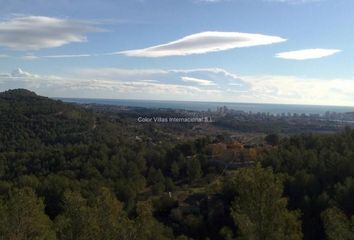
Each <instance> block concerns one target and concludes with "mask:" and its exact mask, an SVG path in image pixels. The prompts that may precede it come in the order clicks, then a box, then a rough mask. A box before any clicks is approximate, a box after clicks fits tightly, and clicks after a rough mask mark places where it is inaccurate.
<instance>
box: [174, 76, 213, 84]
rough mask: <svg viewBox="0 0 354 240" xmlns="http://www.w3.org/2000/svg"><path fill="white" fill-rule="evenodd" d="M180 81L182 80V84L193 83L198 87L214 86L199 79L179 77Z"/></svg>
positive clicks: (208, 81)
mask: <svg viewBox="0 0 354 240" xmlns="http://www.w3.org/2000/svg"><path fill="white" fill-rule="evenodd" d="M181 79H182V81H183V82H191V83H195V84H198V85H204V86H213V85H216V84H215V83H214V82H213V81H210V80H205V79H200V78H194V77H181Z"/></svg>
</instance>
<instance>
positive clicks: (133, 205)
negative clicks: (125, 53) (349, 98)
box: [0, 89, 354, 240]
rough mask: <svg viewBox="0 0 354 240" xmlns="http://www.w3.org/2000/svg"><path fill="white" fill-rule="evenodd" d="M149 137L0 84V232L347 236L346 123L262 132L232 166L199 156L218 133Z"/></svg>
mask: <svg viewBox="0 0 354 240" xmlns="http://www.w3.org/2000/svg"><path fill="white" fill-rule="evenodd" d="M137 133H139V138H136V137H135V136H136V134H137ZM132 136H133V137H132ZM160 136H161V133H158V132H157V131H156V130H155V129H154V127H153V126H151V125H144V129H141V128H138V127H137V126H136V125H134V124H132V123H131V122H129V121H125V120H124V117H122V118H119V119H116V118H110V117H109V116H107V114H104V113H103V114H98V113H93V112H91V110H89V109H85V108H83V107H81V106H76V105H72V104H64V103H62V102H61V101H55V100H51V99H48V98H45V97H40V96H37V95H36V94H34V93H32V92H29V91H27V90H21V89H19V90H11V91H7V92H4V93H0V195H1V199H0V239H16V240H17V239H63V240H66V239H70V240H74V239H82V240H90V239H92V240H93V239H95V240H96V239H98V240H99V239H102V240H103V239H104V240H106V239H108V240H109V239H112V240H113V239H114V240H115V239H139V240H140V239H151V240H152V239H154V240H155V239H180V240H181V239H182V240H183V239H235V238H236V239H279V240H280V239H294V240H295V239H302V238H305V239H324V238H327V239H353V236H354V233H353V231H354V230H353V229H354V217H352V216H353V214H354V204H353V203H354V194H353V193H354V177H353V176H354V132H353V131H352V130H350V129H346V130H345V131H344V132H343V133H340V134H336V135H322V136H312V135H307V136H296V137H291V138H289V139H282V140H281V139H279V138H278V137H277V136H275V135H270V136H269V137H268V138H267V141H268V142H269V143H271V145H273V146H272V147H270V148H269V150H267V151H266V152H264V151H263V154H261V156H260V157H259V163H258V164H256V165H255V166H254V167H249V168H243V169H238V170H227V169H226V168H225V167H224V166H223V164H217V163H215V161H210V160H209V159H210V158H209V157H210V156H209V152H208V147H207V146H208V145H209V144H210V143H217V142H220V141H222V137H220V136H218V137H216V138H210V137H205V138H197V139H195V140H193V141H186V140H183V139H182V140H179V141H178V140H172V139H168V140H167V138H166V139H165V141H161V138H160Z"/></svg>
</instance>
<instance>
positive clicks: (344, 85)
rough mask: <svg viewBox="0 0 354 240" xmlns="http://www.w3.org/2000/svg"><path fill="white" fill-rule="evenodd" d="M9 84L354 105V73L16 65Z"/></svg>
mask: <svg viewBox="0 0 354 240" xmlns="http://www.w3.org/2000/svg"><path fill="white" fill-rule="evenodd" d="M182 78H183V79H182ZM185 80H187V81H185ZM200 80H202V81H200ZM209 82H210V83H215V85H213V84H211V85H210V84H209ZM8 88H28V89H31V90H33V91H36V92H38V93H40V94H43V95H49V96H62V97H102V98H135V99H161V100H180V99H184V100H199V101H210V99H212V100H213V101H228V102H261V103H288V104H319V105H348V106H350V105H351V106H353V105H354V104H353V103H354V78H347V79H345V78H338V79H337V78H332V79H321V78H308V77H296V76H289V75H249V76H247V75H244V76H238V75H236V74H235V73H232V72H229V71H227V70H224V69H220V68H205V69H170V70H165V69H119V68H96V69H82V70H78V71H77V72H72V73H68V74H67V75H55V74H54V75H40V74H34V73H30V72H27V71H24V70H21V69H17V70H15V71H13V72H12V73H5V74H0V90H6V89H8Z"/></svg>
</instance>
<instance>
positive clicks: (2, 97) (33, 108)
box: [0, 89, 95, 151]
mask: <svg viewBox="0 0 354 240" xmlns="http://www.w3.org/2000/svg"><path fill="white" fill-rule="evenodd" d="M0 113H1V114H0V151H1V150H5V149H6V150H7V151H9V150H10V149H12V150H14V151H22V150H28V149H30V148H32V149H36V148H38V147H40V146H41V145H42V144H45V145H47V144H53V143H61V142H65V143H70V142H75V141H79V138H80V140H82V139H83V138H82V135H83V134H84V133H85V132H86V131H88V130H89V128H90V126H92V125H93V123H94V120H95V119H94V116H93V115H92V114H91V113H89V112H87V111H85V110H84V109H83V108H81V107H76V106H74V105H70V104H65V103H63V102H61V101H56V100H52V99H49V98H46V97H41V96H38V95H36V94H35V93H34V92H31V91H28V90H25V89H16V90H9V91H6V92H2V93H0Z"/></svg>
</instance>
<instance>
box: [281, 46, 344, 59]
mask: <svg viewBox="0 0 354 240" xmlns="http://www.w3.org/2000/svg"><path fill="white" fill-rule="evenodd" d="M340 51H341V50H339V49H323V48H314V49H303V50H297V51H290V52H281V53H278V54H276V55H275V57H277V58H283V59H291V60H307V59H316V58H323V57H328V56H331V55H334V54H336V53H338V52H340Z"/></svg>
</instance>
